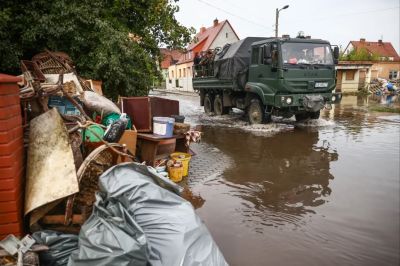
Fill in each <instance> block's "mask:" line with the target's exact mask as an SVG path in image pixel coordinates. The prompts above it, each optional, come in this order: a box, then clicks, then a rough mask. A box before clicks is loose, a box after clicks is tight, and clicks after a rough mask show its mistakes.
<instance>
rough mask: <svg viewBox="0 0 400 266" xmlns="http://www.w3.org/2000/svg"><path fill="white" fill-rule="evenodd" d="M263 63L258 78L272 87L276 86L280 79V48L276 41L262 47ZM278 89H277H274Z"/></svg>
mask: <svg viewBox="0 0 400 266" xmlns="http://www.w3.org/2000/svg"><path fill="white" fill-rule="evenodd" d="M261 55H262V56H261V64H260V65H259V73H258V75H257V80H258V82H260V83H263V84H265V85H267V86H268V87H271V88H276V86H277V83H278V82H277V81H278V58H279V57H278V49H277V45H276V43H267V44H265V45H263V46H262V47H261ZM274 90H276V89H274Z"/></svg>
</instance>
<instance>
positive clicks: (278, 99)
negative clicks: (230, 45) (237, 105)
mask: <svg viewBox="0 0 400 266" xmlns="http://www.w3.org/2000/svg"><path fill="white" fill-rule="evenodd" d="M336 53H338V52H336ZM336 60H337V56H336V57H335V56H334V52H333V51H332V49H331V46H330V44H329V42H327V41H323V40H315V39H303V38H295V39H290V38H286V39H281V38H273V39H268V40H266V41H260V42H256V43H254V44H253V45H252V47H251V62H250V66H249V73H248V81H247V83H246V85H245V91H250V92H255V93H256V94H257V95H259V96H260V98H261V101H262V103H263V105H265V106H266V107H269V108H270V109H269V110H266V111H267V115H268V112H269V113H275V114H276V115H280V116H284V117H290V116H292V115H293V114H294V115H296V119H297V120H302V119H306V118H312V119H316V118H318V117H319V112H320V110H321V109H322V108H324V106H325V105H326V104H330V103H334V102H337V101H339V100H340V97H341V95H340V94H335V93H332V91H333V90H334V89H335V86H336V71H335V61H336Z"/></svg>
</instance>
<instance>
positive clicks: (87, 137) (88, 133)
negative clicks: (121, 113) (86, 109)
mask: <svg viewBox="0 0 400 266" xmlns="http://www.w3.org/2000/svg"><path fill="white" fill-rule="evenodd" d="M92 131H93V132H95V133H96V134H97V135H99V137H100V139H99V138H98V137H97V136H96V135H95V134H93V132H92ZM103 136H104V129H102V128H101V127H100V126H98V125H90V126H89V127H88V128H87V129H85V131H84V132H83V134H82V137H83V141H89V142H99V141H101V139H102V138H103Z"/></svg>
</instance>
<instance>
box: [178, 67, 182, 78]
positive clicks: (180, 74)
mask: <svg viewBox="0 0 400 266" xmlns="http://www.w3.org/2000/svg"><path fill="white" fill-rule="evenodd" d="M179 77H180V78H181V77H182V69H179Z"/></svg>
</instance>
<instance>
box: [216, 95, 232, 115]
mask: <svg viewBox="0 0 400 266" xmlns="http://www.w3.org/2000/svg"><path fill="white" fill-rule="evenodd" d="M229 109H230V108H229V107H224V105H223V102H222V98H221V95H216V96H215V99H214V113H215V114H216V115H226V114H228V113H229Z"/></svg>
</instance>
